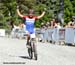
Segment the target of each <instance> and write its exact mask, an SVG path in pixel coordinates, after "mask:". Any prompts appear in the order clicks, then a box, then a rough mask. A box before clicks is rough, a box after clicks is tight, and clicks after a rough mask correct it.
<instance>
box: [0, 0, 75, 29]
mask: <svg viewBox="0 0 75 65" xmlns="http://www.w3.org/2000/svg"><path fill="white" fill-rule="evenodd" d="M16 5H19V6H20V11H21V13H22V14H24V15H26V14H27V12H28V9H29V8H33V9H34V10H35V15H40V14H41V13H42V11H43V10H44V8H46V9H47V11H46V14H45V16H44V17H43V18H41V19H40V20H38V21H37V22H36V23H35V25H36V27H39V26H40V25H41V23H42V22H45V23H46V22H47V21H50V20H51V19H52V18H57V17H58V13H59V10H60V0H0V22H1V23H4V24H5V25H4V27H3V28H8V20H13V21H14V22H15V24H19V23H20V22H22V21H23V20H22V19H21V18H20V17H19V16H18V15H17V12H16ZM72 16H75V0H64V19H65V22H66V23H67V22H69V21H70V20H71V17H72Z"/></svg>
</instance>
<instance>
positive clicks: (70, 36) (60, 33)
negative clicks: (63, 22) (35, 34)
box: [40, 28, 75, 45]
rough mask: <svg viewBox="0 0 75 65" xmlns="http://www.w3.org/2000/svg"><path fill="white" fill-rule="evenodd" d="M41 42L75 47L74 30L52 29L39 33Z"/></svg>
mask: <svg viewBox="0 0 75 65" xmlns="http://www.w3.org/2000/svg"><path fill="white" fill-rule="evenodd" d="M40 33H41V34H40V38H42V40H47V41H53V42H55V43H60V42H64V43H65V44H72V45H75V28H60V29H58V28H54V29H47V30H45V29H44V31H42V32H40Z"/></svg>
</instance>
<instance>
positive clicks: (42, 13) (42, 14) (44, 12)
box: [37, 11, 45, 19]
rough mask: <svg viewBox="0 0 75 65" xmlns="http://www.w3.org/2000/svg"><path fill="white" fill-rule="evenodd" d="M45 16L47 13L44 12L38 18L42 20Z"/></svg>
mask: <svg viewBox="0 0 75 65" xmlns="http://www.w3.org/2000/svg"><path fill="white" fill-rule="evenodd" d="M44 15H45V11H43V12H42V14H41V15H40V16H37V19H40V18H42V17H43V16H44Z"/></svg>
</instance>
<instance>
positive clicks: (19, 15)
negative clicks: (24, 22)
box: [17, 8, 24, 18]
mask: <svg viewBox="0 0 75 65" xmlns="http://www.w3.org/2000/svg"><path fill="white" fill-rule="evenodd" d="M17 13H18V15H19V16H20V17H21V18H23V17H24V15H22V14H21V13H20V11H19V9H18V8H17Z"/></svg>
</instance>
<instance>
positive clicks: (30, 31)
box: [17, 7, 45, 47]
mask: <svg viewBox="0 0 75 65" xmlns="http://www.w3.org/2000/svg"><path fill="white" fill-rule="evenodd" d="M17 13H18V15H19V16H20V17H21V18H23V19H24V20H25V25H26V34H27V44H26V45H27V47H29V45H28V43H29V39H30V37H31V38H33V39H34V40H35V30H34V28H35V27H34V23H35V21H36V20H37V19H40V18H42V17H43V16H44V14H45V11H43V12H42V14H41V15H40V16H34V10H33V9H29V13H28V15H27V16H25V15H22V14H21V13H20V11H19V7H17Z"/></svg>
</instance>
